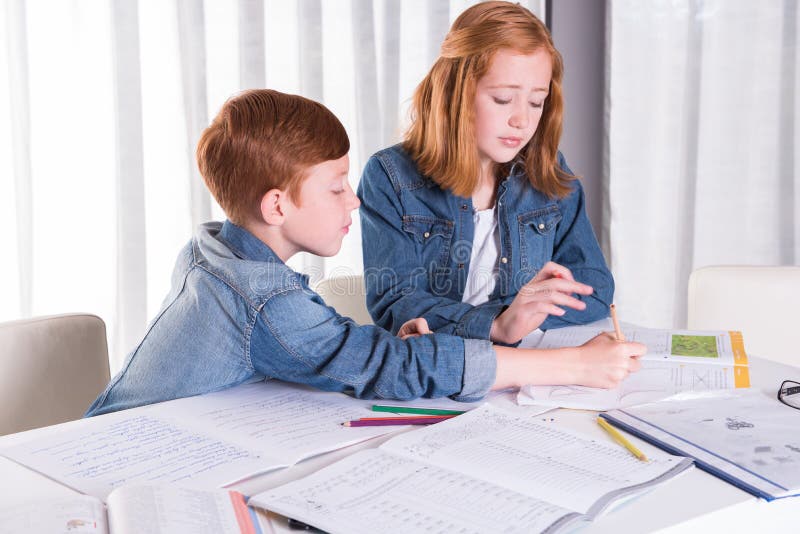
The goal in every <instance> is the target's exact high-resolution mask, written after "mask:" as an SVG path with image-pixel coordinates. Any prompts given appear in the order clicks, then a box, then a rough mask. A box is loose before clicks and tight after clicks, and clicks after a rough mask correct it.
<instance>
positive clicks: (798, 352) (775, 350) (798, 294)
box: [688, 265, 800, 366]
mask: <svg viewBox="0 0 800 534" xmlns="http://www.w3.org/2000/svg"><path fill="white" fill-rule="evenodd" d="M798 306H800V267H795V266H782V267H768V266H752V265H745V266H736V265H730V266H727V265H726V266H715V267H703V268H701V269H697V270H696V271H694V272H693V273H692V274H691V276H690V277H689V309H688V315H689V317H688V327H689V328H690V329H692V330H709V329H710V330H740V331H741V332H742V334H743V336H744V346H745V350H746V351H747V353H748V354H749V355H751V356H758V357H761V358H768V359H770V360H774V361H779V362H782V363H788V364H791V365H796V366H800V345H798V344H797V335H796V329H797V328H798V319H799V318H800V313H798Z"/></svg>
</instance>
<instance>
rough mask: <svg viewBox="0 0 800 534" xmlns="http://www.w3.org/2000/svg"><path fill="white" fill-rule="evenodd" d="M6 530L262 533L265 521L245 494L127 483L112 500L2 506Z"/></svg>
mask: <svg viewBox="0 0 800 534" xmlns="http://www.w3.org/2000/svg"><path fill="white" fill-rule="evenodd" d="M0 531H2V532H43V533H44V532H52V533H61V532H65V533H66V532H69V533H73V534H89V533H92V534H126V533H130V534H133V533H141V532H148V533H157V532H168V533H170V534H196V533H198V532H214V533H219V534H260V533H261V527H260V525H259V522H258V520H257V518H256V516H255V513H254V511H253V510H252V509H249V508H247V506H246V505H245V502H244V497H243V496H242V494H240V493H237V492H235V491H230V492H228V491H197V490H192V489H187V488H179V487H171V486H159V487H157V486H124V487H122V488H118V489H116V490H114V491H112V492H111V494H110V495H109V497H108V505H107V506H104V505H103V502H102V501H100V499H98V498H96V497H90V496H88V495H76V496H75V497H72V498H68V499H61V500H57V501H50V500H48V501H43V502H37V503H31V504H28V505H21V506H20V505H16V506H14V507H9V508H3V507H0Z"/></svg>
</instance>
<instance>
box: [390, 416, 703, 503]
mask: <svg viewBox="0 0 800 534" xmlns="http://www.w3.org/2000/svg"><path fill="white" fill-rule="evenodd" d="M380 448H382V449H384V450H386V451H387V452H392V453H395V454H397V455H400V456H402V457H405V458H412V459H416V460H419V461H421V462H424V463H426V464H433V465H436V466H438V467H442V468H445V469H448V470H451V471H454V472H458V473H462V474H465V475H469V476H471V477H472V478H476V479H479V480H483V481H486V482H489V483H492V484H495V485H498V486H502V487H505V488H507V489H509V490H512V491H515V492H518V493H521V494H523V495H526V496H528V497H533V498H536V499H540V500H543V501H546V502H550V503H552V504H555V505H557V506H560V507H562V508H565V509H568V510H573V511H577V512H580V513H582V514H590V515H592V514H594V513H597V512H599V511H600V510H602V509H603V508H604V507H605V506H606V505H608V504H609V502H610V501H603V500H602V498H603V497H605V496H607V495H611V494H613V493H614V492H616V491H617V490H620V489H621V488H625V487H629V486H635V485H638V484H642V483H645V482H646V481H650V480H652V479H656V478H658V477H660V476H661V475H663V474H664V473H667V472H669V471H673V470H675V471H679V470H683V469H685V468H687V467H688V466H689V465H690V462H689V463H688V464H687V462H688V460H686V459H683V458H677V457H673V456H670V455H667V454H663V453H658V454H655V455H653V456H652V457H651V458H649V461H647V462H641V461H639V460H637V459H636V458H635V457H634V456H633V455H631V454H630V452H628V451H627V450H625V449H624V448H622V447H620V446H617V445H615V444H609V443H606V442H599V441H596V440H595V439H593V438H591V437H587V436H584V435H582V434H579V433H576V432H571V431H567V430H564V429H559V428H557V427H555V426H553V425H547V424H541V423H538V422H536V421H534V420H532V419H531V418H527V417H524V416H519V415H516V414H514V413H510V412H506V411H504V410H501V409H498V408H495V407H492V406H490V405H485V406H482V407H481V408H478V409H476V410H473V411H471V412H469V413H468V414H465V415H462V416H459V417H456V418H453V419H450V420H447V421H444V422H442V423H439V424H436V425H431V426H429V427H426V428H423V429H420V430H417V431H414V432H407V433H405V434H400V435H398V436H395V437H394V438H392V439H391V440H389V441H387V442H386V443H384V444H383V445H381V447H380Z"/></svg>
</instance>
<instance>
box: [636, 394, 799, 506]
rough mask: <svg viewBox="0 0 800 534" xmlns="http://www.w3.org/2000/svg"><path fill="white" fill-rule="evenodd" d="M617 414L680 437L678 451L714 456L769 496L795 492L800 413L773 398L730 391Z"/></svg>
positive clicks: (797, 475) (796, 487) (797, 488)
mask: <svg viewBox="0 0 800 534" xmlns="http://www.w3.org/2000/svg"><path fill="white" fill-rule="evenodd" d="M621 411H622V413H625V414H628V415H630V416H633V417H636V418H638V419H639V420H641V421H643V422H646V424H649V425H650V426H655V427H658V428H660V429H661V430H662V431H664V432H667V433H669V434H670V435H672V436H676V437H679V438H680V441H681V443H678V445H679V446H681V447H685V446H686V445H692V446H694V447H696V448H698V449H701V450H704V451H710V452H713V456H714V457H713V458H709V459H708V460H709V461H712V462H714V463H715V465H717V466H718V467H721V468H723V469H724V470H727V471H731V470H732V472H736V476H737V477H739V478H743V479H744V478H746V479H747V481H748V483H752V484H759V483H768V484H769V486H764V488H765V489H767V490H768V491H769V492H770V493H771V494H773V495H781V494H786V492H787V491H788V492H789V493H790V494H791V493H800V410H796V409H794V408H790V407H788V406H785V405H783V404H781V403H780V402H779V401H778V400H777V399H774V398H772V397H767V396H766V395H764V394H763V393H761V392H759V391H744V392H736V393H733V392H730V393H728V394H726V395H713V396H712V395H709V396H701V397H698V398H693V399H684V400H674V401H672V400H670V401H664V402H658V403H652V404H646V405H642V406H636V407H633V408H628V409H625V410H621ZM748 475H750V476H748ZM751 477H752V478H751Z"/></svg>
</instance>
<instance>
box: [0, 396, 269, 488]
mask: <svg viewBox="0 0 800 534" xmlns="http://www.w3.org/2000/svg"><path fill="white" fill-rule="evenodd" d="M132 412H133V413H131V414H130V415H128V416H125V415H124V413H122V414H120V416H117V417H113V418H102V417H101V418H98V419H96V420H92V421H91V422H90V423H89V424H86V425H84V426H81V427H80V428H77V429H75V430H71V431H64V432H59V433H58V434H55V435H52V436H49V437H46V438H41V439H36V440H34V441H32V442H25V443H22V444H20V445H17V446H14V447H12V448H9V449H4V450H3V451H2V454H3V456H6V457H7V458H10V459H12V460H14V461H16V462H19V463H21V464H23V465H26V466H28V467H30V468H31V469H33V470H35V471H38V472H40V473H42V474H44V475H46V476H48V477H50V478H52V479H54V480H56V481H58V482H61V483H62V484H65V485H67V486H69V487H71V488H74V489H76V490H78V491H80V492H83V493H87V494H89V495H94V496H95V497H98V498H100V499H102V500H104V501H105V499H106V498H107V496H108V494H109V493H111V491H112V490H113V489H114V488H117V487H120V486H122V485H124V484H131V483H141V484H155V483H183V484H191V485H192V486H193V487H197V488H206V489H211V488H214V487H217V486H219V485H221V484H224V483H228V482H231V481H235V480H240V479H242V478H246V477H248V476H250V475H252V474H255V473H260V472H264V471H267V470H269V469H274V468H278V467H281V466H283V465H284V464H283V462H282V461H281V459H280V458H276V457H270V456H266V455H260V454H259V453H258V452H256V451H254V450H251V449H247V448H244V447H241V446H239V445H236V444H234V443H232V442H231V441H228V440H224V439H218V438H215V437H212V436H210V435H208V434H206V433H201V432H195V431H191V430H188V429H187V428H186V427H184V426H182V425H180V424H177V423H174V422H171V421H169V420H167V419H163V418H158V417H155V416H153V415H148V412H142V411H132Z"/></svg>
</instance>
